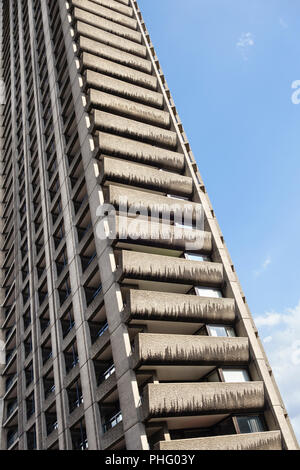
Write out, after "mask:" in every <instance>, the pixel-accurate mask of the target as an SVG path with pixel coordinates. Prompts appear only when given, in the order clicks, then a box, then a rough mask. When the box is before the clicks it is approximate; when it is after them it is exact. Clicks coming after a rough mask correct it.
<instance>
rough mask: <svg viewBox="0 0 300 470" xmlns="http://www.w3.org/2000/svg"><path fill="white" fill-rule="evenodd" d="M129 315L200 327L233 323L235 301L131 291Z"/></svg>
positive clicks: (129, 295)
mask: <svg viewBox="0 0 300 470" xmlns="http://www.w3.org/2000/svg"><path fill="white" fill-rule="evenodd" d="M128 311H129V314H130V315H131V316H132V317H133V318H137V319H145V320H147V319H157V320H169V321H176V320H178V321H187V322H188V321H192V322H199V323H202V322H203V323H204V322H208V323H221V324H222V323H223V322H224V323H225V324H226V323H227V324H228V323H230V322H233V321H234V320H235V302H234V300H233V299H211V298H205V297H198V296H196V295H185V294H175V293H169V292H152V291H145V290H134V289H130V291H129V294H128Z"/></svg>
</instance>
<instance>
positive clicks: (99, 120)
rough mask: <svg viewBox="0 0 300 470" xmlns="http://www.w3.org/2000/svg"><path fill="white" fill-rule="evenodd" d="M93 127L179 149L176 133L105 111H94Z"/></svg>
mask: <svg viewBox="0 0 300 470" xmlns="http://www.w3.org/2000/svg"><path fill="white" fill-rule="evenodd" d="M92 126H93V128H94V129H101V130H104V131H106V132H111V133H113V134H117V135H119V134H121V135H122V136H124V137H133V138H135V139H140V140H142V141H145V142H152V143H157V144H158V145H159V144H160V145H162V146H165V147H167V148H170V149H171V150H174V149H176V147H177V135H176V134H175V132H172V131H168V130H166V129H161V128H159V127H154V126H151V125H149V124H144V123H142V122H138V121H133V120H132V119H127V118H124V117H120V116H116V115H114V114H110V113H106V112H104V111H98V110H94V111H93V113H92Z"/></svg>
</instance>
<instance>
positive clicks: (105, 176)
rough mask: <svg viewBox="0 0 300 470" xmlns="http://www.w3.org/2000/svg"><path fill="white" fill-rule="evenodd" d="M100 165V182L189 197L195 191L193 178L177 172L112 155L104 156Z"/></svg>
mask: <svg viewBox="0 0 300 470" xmlns="http://www.w3.org/2000/svg"><path fill="white" fill-rule="evenodd" d="M100 167H101V169H100V177H99V182H101V183H102V184H103V183H105V181H110V182H116V183H122V184H128V185H132V186H139V187H141V188H148V189H152V190H155V191H161V192H165V193H166V192H167V193H171V194H172V193H176V194H178V195H180V196H187V197H188V196H191V194H192V192H193V180H192V178H188V177H187V176H181V175H178V174H176V173H171V172H168V171H159V170H156V169H154V168H151V167H147V166H145V165H138V164H136V163H131V162H128V161H126V160H121V159H116V158H111V157H104V158H103V159H102V162H101V163H100Z"/></svg>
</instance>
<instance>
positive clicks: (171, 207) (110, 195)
mask: <svg viewBox="0 0 300 470" xmlns="http://www.w3.org/2000/svg"><path fill="white" fill-rule="evenodd" d="M105 202H107V203H108V204H111V205H113V206H115V207H116V208H120V205H121V204H122V205H125V209H128V208H130V211H132V212H140V213H142V214H143V213H145V212H146V213H147V214H149V215H151V214H155V217H159V216H163V217H170V214H174V218H175V220H177V219H178V221H179V220H180V221H182V220H183V218H189V219H190V220H193V221H195V220H197V221H198V224H199V222H200V223H201V225H202V221H203V208H202V205H201V204H196V203H195V202H190V201H184V200H180V199H173V198H168V197H165V196H160V195H158V194H155V193H150V192H149V193H146V192H144V191H138V190H135V189H129V188H123V187H121V186H114V185H109V186H108V188H107V190H106V200H105ZM201 228H202V227H201Z"/></svg>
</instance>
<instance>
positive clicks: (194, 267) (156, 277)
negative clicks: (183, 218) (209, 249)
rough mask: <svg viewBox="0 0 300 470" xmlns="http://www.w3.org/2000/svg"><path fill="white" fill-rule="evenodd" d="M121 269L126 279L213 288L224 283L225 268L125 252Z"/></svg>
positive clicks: (198, 262) (216, 264) (199, 262)
mask: <svg viewBox="0 0 300 470" xmlns="http://www.w3.org/2000/svg"><path fill="white" fill-rule="evenodd" d="M121 267H122V272H123V275H124V277H128V278H133V279H145V280H153V281H160V282H179V283H186V284H192V285H195V284H207V285H212V286H219V285H220V284H222V282H223V266H222V264H219V263H207V262H201V261H188V260H185V259H182V258H174V257H171V256H160V255H153V254H147V253H139V252H135V251H126V250H123V251H122V254H121Z"/></svg>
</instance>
